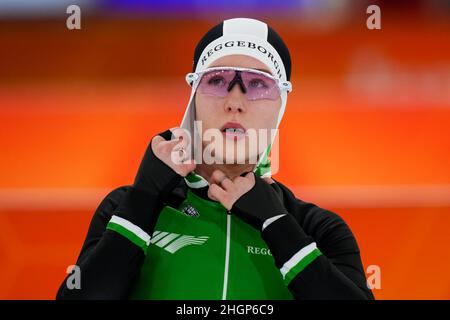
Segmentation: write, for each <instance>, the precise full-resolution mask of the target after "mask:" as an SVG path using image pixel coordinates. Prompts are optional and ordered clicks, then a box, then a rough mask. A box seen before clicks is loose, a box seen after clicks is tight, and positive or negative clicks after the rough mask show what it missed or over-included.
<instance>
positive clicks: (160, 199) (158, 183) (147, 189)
mask: <svg viewBox="0 0 450 320" xmlns="http://www.w3.org/2000/svg"><path fill="white" fill-rule="evenodd" d="M159 135H160V136H161V137H163V138H164V139H165V140H171V138H172V132H171V131H170V130H167V131H164V132H162V133H160V134H159ZM152 140H153V138H152ZM181 179H182V176H181V175H179V174H178V173H176V172H175V171H174V170H173V169H172V168H170V167H169V166H168V165H166V164H165V163H164V162H163V161H161V160H160V159H159V158H158V157H157V156H156V155H155V154H154V152H153V150H152V142H151V140H150V143H149V145H148V147H147V150H146V152H145V154H144V158H143V159H142V162H141V164H140V166H139V170H138V173H137V175H136V178H135V180H134V184H133V186H132V187H131V188H129V189H128V191H127V193H126V195H125V197H124V199H123V201H121V203H120V204H119V207H118V208H117V209H116V213H115V214H116V215H118V216H119V217H121V218H124V219H126V220H128V221H130V222H131V223H133V224H134V225H137V226H139V227H140V228H141V229H143V230H144V231H145V232H147V233H148V234H149V235H151V233H152V232H153V229H154V227H155V225H156V222H157V220H158V217H159V214H160V211H161V209H162V208H163V206H164V202H165V201H166V200H167V198H168V196H169V195H170V192H171V191H172V190H173V189H174V188H175V187H176V186H177V185H178V184H179V182H180V181H181Z"/></svg>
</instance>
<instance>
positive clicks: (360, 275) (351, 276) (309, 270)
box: [263, 182, 374, 300]
mask: <svg viewBox="0 0 450 320" xmlns="http://www.w3.org/2000/svg"><path fill="white" fill-rule="evenodd" d="M277 184H278V186H279V187H280V189H281V190H282V192H281V194H282V198H284V199H283V202H284V203H285V206H286V209H287V210H288V212H289V213H290V214H289V215H287V216H284V217H283V218H280V219H278V220H277V221H275V222H273V223H272V224H270V225H269V226H268V227H267V229H269V228H270V229H271V230H270V232H268V233H267V234H266V235H265V231H264V232H263V237H265V236H266V239H265V240H266V242H267V243H268V245H269V248H270V250H271V252H272V254H273V256H274V258H275V260H276V261H277V263H278V266H279V267H281V266H282V264H283V262H285V261H287V260H288V259H289V257H291V256H292V255H293V254H295V253H296V252H298V250H299V248H300V249H301V248H302V247H304V246H305V245H308V244H310V243H312V242H315V243H316V245H317V248H318V249H319V250H320V252H321V253H322V254H321V255H319V256H317V257H316V258H315V259H314V260H312V262H311V263H309V264H308V265H307V266H306V267H305V268H304V269H303V270H302V271H300V272H299V273H298V274H297V275H296V276H295V277H294V278H293V279H292V280H291V281H290V282H289V284H288V288H289V290H290V291H291V293H292V294H293V295H294V297H295V298H296V299H299V300H305V299H314V300H319V299H333V300H343V299H369V300H371V299H374V296H373V294H372V292H371V290H370V289H369V288H368V287H367V284H366V277H365V273H364V269H363V266H362V262H361V257H360V252H359V248H358V244H357V242H356V239H355V237H354V235H353V233H352V232H351V230H350V228H349V227H348V225H347V224H346V223H345V221H344V220H343V219H342V218H341V217H339V216H338V215H337V214H335V213H333V212H331V211H329V210H325V209H322V208H320V207H318V206H316V205H315V204H312V203H307V202H303V201H302V200H299V199H297V198H295V196H294V195H293V194H292V192H290V191H289V189H287V188H286V187H285V186H283V185H282V184H280V183H279V182H277Z"/></svg>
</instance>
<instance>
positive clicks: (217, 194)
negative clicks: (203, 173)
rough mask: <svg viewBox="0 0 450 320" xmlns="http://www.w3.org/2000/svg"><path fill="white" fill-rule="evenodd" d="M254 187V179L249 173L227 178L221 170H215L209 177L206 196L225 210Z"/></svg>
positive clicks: (229, 208)
mask: <svg viewBox="0 0 450 320" xmlns="http://www.w3.org/2000/svg"><path fill="white" fill-rule="evenodd" d="M254 185H255V177H254V175H253V174H252V173H251V172H249V173H247V174H246V175H245V176H243V177H242V176H238V177H235V178H234V179H233V180H231V179H230V178H228V177H227V176H226V175H225V173H223V172H222V171H221V170H215V171H214V172H213V174H212V175H211V180H210V185H209V189H208V196H209V197H210V198H211V199H213V200H215V201H219V202H220V203H221V204H222V205H223V206H224V207H225V208H226V209H227V210H231V207H232V206H233V204H234V203H235V202H236V200H237V199H239V198H240V197H241V196H243V195H244V194H245V193H247V192H248V191H249V190H250V189H251V188H253V186H254Z"/></svg>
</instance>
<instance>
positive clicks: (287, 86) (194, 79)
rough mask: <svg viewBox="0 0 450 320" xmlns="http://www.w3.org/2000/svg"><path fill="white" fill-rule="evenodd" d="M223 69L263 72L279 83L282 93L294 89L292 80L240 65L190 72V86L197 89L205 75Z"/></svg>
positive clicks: (262, 73) (187, 80) (188, 81)
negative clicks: (281, 78) (240, 66)
mask: <svg viewBox="0 0 450 320" xmlns="http://www.w3.org/2000/svg"><path fill="white" fill-rule="evenodd" d="M221 70H233V71H248V72H252V73H256V74H261V75H263V76H266V77H268V78H270V79H272V80H274V81H275V82H276V84H277V85H278V89H279V90H280V94H281V93H282V92H283V91H287V92H291V91H292V84H291V82H290V81H280V79H278V78H275V77H274V76H273V75H271V74H270V73H267V72H264V71H261V70H256V69H251V68H239V67H213V68H207V69H205V70H202V71H199V72H189V73H188V74H186V82H187V83H188V85H189V86H191V87H192V86H193V88H194V90H197V86H198V84H199V83H200V80H201V79H202V77H203V75H204V74H205V73H207V72H210V71H221Z"/></svg>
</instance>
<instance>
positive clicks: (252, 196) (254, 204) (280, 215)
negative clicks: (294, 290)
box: [230, 173, 314, 268]
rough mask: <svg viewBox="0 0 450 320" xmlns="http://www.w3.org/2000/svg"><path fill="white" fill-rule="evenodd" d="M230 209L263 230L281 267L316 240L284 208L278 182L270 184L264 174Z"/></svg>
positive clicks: (256, 179)
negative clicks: (265, 179) (264, 178)
mask: <svg viewBox="0 0 450 320" xmlns="http://www.w3.org/2000/svg"><path fill="white" fill-rule="evenodd" d="M245 174H247V173H243V174H242V175H241V176H244V175H245ZM230 211H231V213H232V214H234V215H236V216H237V217H239V218H240V219H242V220H243V221H244V222H246V223H248V224H249V225H251V226H253V227H254V228H256V229H257V230H259V231H261V236H262V238H263V239H264V241H265V242H266V244H267V245H268V247H269V249H270V251H271V252H272V254H273V256H274V258H275V263H276V265H277V267H278V268H281V266H283V264H284V263H285V262H286V261H288V260H289V258H291V257H292V256H293V255H294V254H295V253H296V252H298V251H299V250H300V249H302V248H303V247H304V246H305V245H307V244H309V243H311V242H313V241H314V240H313V239H312V238H311V237H310V236H308V235H306V234H305V232H304V231H303V229H302V228H301V227H300V225H299V224H298V222H297V220H296V219H295V218H294V216H293V215H291V214H290V213H289V212H288V211H287V209H286V208H285V207H284V204H283V201H282V191H281V190H280V188H279V187H278V186H277V185H275V184H271V185H269V184H268V183H267V182H265V181H264V180H263V179H262V178H260V177H257V176H255V185H254V187H253V188H252V189H250V190H249V191H248V192H247V193H245V194H244V195H243V196H241V197H240V198H239V199H238V200H237V201H236V202H235V203H234V204H233V206H232V207H231V210H230ZM271 218H274V219H271ZM271 220H272V221H271Z"/></svg>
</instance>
